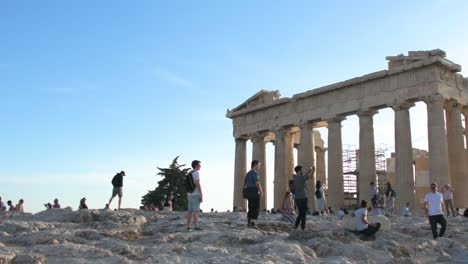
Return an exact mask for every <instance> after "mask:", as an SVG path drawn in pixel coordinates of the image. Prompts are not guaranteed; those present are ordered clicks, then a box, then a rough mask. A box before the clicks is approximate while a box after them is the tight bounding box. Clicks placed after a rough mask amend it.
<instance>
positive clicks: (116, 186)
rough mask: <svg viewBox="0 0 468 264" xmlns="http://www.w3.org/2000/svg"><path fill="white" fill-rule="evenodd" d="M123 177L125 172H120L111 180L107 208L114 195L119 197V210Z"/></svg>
mask: <svg viewBox="0 0 468 264" xmlns="http://www.w3.org/2000/svg"><path fill="white" fill-rule="evenodd" d="M124 176H125V171H121V172H119V173H117V174H116V175H115V176H114V178H112V186H113V187H112V196H111V198H110V199H109V207H110V205H111V203H112V200H113V199H114V197H115V196H116V195H118V196H119V206H118V209H119V210H120V206H121V205H122V196H123V190H122V188H123V177H124Z"/></svg>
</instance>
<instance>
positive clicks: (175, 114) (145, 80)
mask: <svg viewBox="0 0 468 264" xmlns="http://www.w3.org/2000/svg"><path fill="white" fill-rule="evenodd" d="M377 2H378V3H377ZM467 11H468V2H466V1H449V0H439V1H411V2H409V1H357V2H353V3H351V2H348V1H322V2H316V1H273V2H272V1H254V2H252V1H235V2H232V3H228V2H226V1H176V2H174V3H169V2H163V1H138V2H132V3H130V2H129V1H79V2H70V1H42V2H37V1H8V2H7V1H3V2H2V3H1V4H0V32H2V34H1V41H0V96H1V99H2V100H1V101H2V103H1V104H0V120H1V124H2V126H1V127H2V129H1V130H2V132H1V134H0V135H1V136H0V146H1V150H2V151H1V152H0V168H1V173H0V186H1V187H0V195H1V196H2V197H3V200H13V201H14V202H15V203H16V202H17V201H18V200H19V199H20V198H24V199H25V200H26V205H25V208H26V210H29V211H33V212H36V211H39V210H42V204H44V203H46V202H51V201H52V200H53V199H54V198H59V199H60V200H61V201H62V204H63V205H70V206H72V207H73V208H76V207H77V206H78V202H79V199H80V198H82V197H87V198H88V204H89V206H90V207H94V208H98V207H103V206H104V204H105V203H106V201H107V200H108V198H109V195H110V192H111V185H110V180H111V178H112V176H113V175H114V174H115V173H116V172H117V171H120V170H126V171H127V175H128V176H127V178H126V179H125V183H124V184H125V187H124V193H125V198H124V206H125V207H138V206H139V202H140V199H141V196H142V195H144V194H145V193H146V192H147V190H149V189H154V187H155V186H156V182H157V181H158V178H157V177H156V176H155V174H156V173H157V172H158V171H157V169H156V167H157V166H159V167H167V166H168V165H169V164H170V162H171V161H172V159H173V158H174V157H175V156H180V161H181V163H186V164H189V163H190V161H191V160H192V159H200V160H202V162H203V163H202V164H203V168H202V170H203V172H204V174H202V177H203V178H202V183H204V186H205V189H206V190H205V193H206V195H205V196H206V197H205V202H204V204H203V205H202V208H203V209H205V210H209V208H212V207H214V208H216V209H218V210H225V209H228V208H230V207H231V206H232V190H233V188H232V183H233V166H234V139H233V138H232V124H231V121H230V120H229V119H226V118H225V113H226V109H228V108H231V109H232V108H234V107H235V106H237V105H238V104H240V103H242V102H243V101H244V100H245V99H247V98H248V97H250V96H252V95H253V94H255V93H256V92H258V91H259V90H260V89H267V90H276V89H279V90H280V92H281V94H282V95H283V96H286V97H289V96H292V95H293V94H295V93H299V92H303V91H306V90H310V89H314V88H318V87H320V86H323V85H326V84H330V83H334V82H338V81H343V80H346V79H349V78H353V77H356V76H360V75H364V74H367V73H371V72H374V71H379V70H382V69H385V68H386V67H387V65H386V61H385V56H388V55H397V54H400V53H406V52H407V51H408V50H426V49H434V48H441V49H444V50H445V51H446V52H447V55H448V58H449V59H451V60H453V61H454V62H457V63H459V64H461V65H462V66H466V65H468V48H466V43H467V40H468V37H466V35H467V34H466V29H467V28H468V27H467V26H468V23H467V22H468V19H467V18H466V14H467ZM463 71H464V72H466V70H465V69H464V70H463ZM465 75H466V74H465ZM411 115H412V116H411V117H412V120H414V122H413V124H412V125H413V141H414V144H415V145H416V146H418V147H421V148H424V147H425V146H427V131H426V128H425V123H424V122H425V111H424V105H418V107H416V108H415V109H412V111H411ZM375 123H376V143H381V142H382V143H385V144H388V146H389V147H390V148H392V146H393V145H392V144H393V140H392V138H393V134H391V133H393V113H392V111H391V110H384V111H382V112H381V114H380V115H379V116H378V117H376V120H375ZM344 129H346V131H347V133H344V134H345V136H344V137H345V138H344V143H345V144H346V143H349V144H357V138H358V137H357V129H358V127H357V119H355V118H353V117H351V118H349V119H348V120H347V121H345V123H344ZM320 131H321V132H322V133H323V134H324V135H323V136H324V139H326V129H324V128H323V129H320ZM268 151H269V153H268V157H269V158H268V159H269V161H268V164H269V169H268V171H269V172H268V177H269V178H268V180H269V181H270V179H271V181H272V175H273V174H272V173H273V171H272V167H271V165H272V164H273V162H272V159H271V158H272V154H271V153H272V147H271V146H269V147H268ZM271 198H272V197H269V199H270V200H271ZM114 206H115V204H114Z"/></svg>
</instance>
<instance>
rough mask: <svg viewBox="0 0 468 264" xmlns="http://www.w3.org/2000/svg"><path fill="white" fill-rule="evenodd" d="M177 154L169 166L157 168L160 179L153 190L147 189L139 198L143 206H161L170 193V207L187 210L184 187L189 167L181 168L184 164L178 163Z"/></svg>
mask: <svg viewBox="0 0 468 264" xmlns="http://www.w3.org/2000/svg"><path fill="white" fill-rule="evenodd" d="M178 159H179V157H178V156H177V157H176V158H175V159H174V160H173V161H172V164H171V165H169V168H159V167H158V170H159V173H158V174H157V175H158V176H161V177H162V180H160V181H159V182H158V186H157V187H156V188H155V189H154V190H153V191H148V193H147V194H146V195H144V196H143V197H142V199H141V203H142V204H143V206H151V205H153V206H155V207H159V208H162V207H163V205H164V203H165V202H166V201H167V199H168V198H169V197H170V196H171V195H172V197H173V200H172V208H173V210H174V211H185V210H187V190H186V189H185V177H186V176H187V174H188V171H189V170H190V169H189V168H183V167H184V166H185V164H183V165H179V163H178V162H177V160H178Z"/></svg>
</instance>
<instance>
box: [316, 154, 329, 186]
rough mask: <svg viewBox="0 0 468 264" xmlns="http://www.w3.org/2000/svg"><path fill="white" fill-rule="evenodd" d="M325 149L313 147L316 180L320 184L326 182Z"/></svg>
mask: <svg viewBox="0 0 468 264" xmlns="http://www.w3.org/2000/svg"><path fill="white" fill-rule="evenodd" d="M325 151H326V149H325V148H322V147H317V146H315V158H316V160H315V164H316V170H315V175H316V177H315V178H316V180H317V181H321V182H326V181H327V173H326V167H325V166H326V165H325Z"/></svg>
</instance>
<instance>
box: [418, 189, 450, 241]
mask: <svg viewBox="0 0 468 264" xmlns="http://www.w3.org/2000/svg"><path fill="white" fill-rule="evenodd" d="M424 206H425V208H426V216H428V217H429V223H430V224H431V230H432V236H433V237H434V239H436V238H438V237H441V236H443V235H444V233H445V229H446V228H447V220H446V219H445V216H444V199H443V196H442V194H441V193H440V192H438V191H437V184H436V183H432V184H431V191H430V192H429V193H427V194H426V196H425V197H424ZM437 224H440V226H441V227H440V232H439V234H437Z"/></svg>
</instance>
